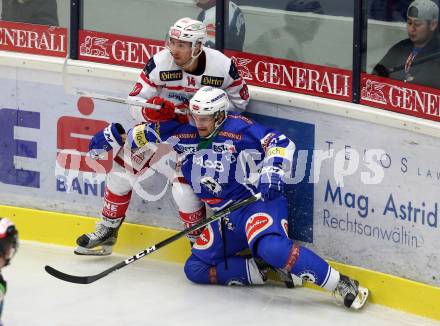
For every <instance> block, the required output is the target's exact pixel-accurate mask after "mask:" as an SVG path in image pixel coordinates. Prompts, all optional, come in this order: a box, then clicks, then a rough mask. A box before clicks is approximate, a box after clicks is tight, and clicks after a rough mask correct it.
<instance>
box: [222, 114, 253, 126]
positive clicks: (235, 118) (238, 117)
mask: <svg viewBox="0 0 440 326" xmlns="http://www.w3.org/2000/svg"><path fill="white" fill-rule="evenodd" d="M228 118H229V119H231V121H236V122H233V123H234V124H243V125H247V126H250V125H254V124H255V122H254V120H252V119H249V118H248V117H245V116H244V115H242V114H240V113H235V112H228ZM238 121H240V122H238Z"/></svg>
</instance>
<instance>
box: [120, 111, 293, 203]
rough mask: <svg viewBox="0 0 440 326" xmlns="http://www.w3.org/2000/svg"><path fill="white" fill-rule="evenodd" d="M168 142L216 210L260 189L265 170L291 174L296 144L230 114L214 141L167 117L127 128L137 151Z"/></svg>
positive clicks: (185, 173) (189, 179)
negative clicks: (164, 120)
mask: <svg viewBox="0 0 440 326" xmlns="http://www.w3.org/2000/svg"><path fill="white" fill-rule="evenodd" d="M158 140H159V141H160V142H163V141H166V142H167V143H169V144H171V145H172V146H173V148H174V150H175V151H176V152H177V153H178V154H181V155H180V159H179V162H178V166H177V170H178V172H181V173H182V175H183V177H184V179H185V181H186V182H187V183H188V184H190V185H191V188H192V189H193V190H194V192H195V193H196V194H197V196H198V197H199V198H200V199H201V200H202V201H204V202H205V203H207V204H208V205H209V206H210V207H211V208H213V209H214V210H218V209H222V208H224V207H226V206H229V205H230V204H231V203H232V202H234V201H237V200H242V199H244V198H246V197H249V196H250V195H252V194H255V193H257V192H258V180H259V177H260V174H261V173H270V172H275V173H280V174H283V175H284V176H285V177H289V176H290V175H291V170H292V160H293V155H294V151H295V145H294V143H293V142H292V141H290V140H289V139H288V138H287V137H286V136H285V135H283V134H282V133H280V132H278V131H276V130H274V129H272V128H268V127H265V126H263V125H261V124H259V123H257V122H255V121H253V120H251V119H249V118H247V117H244V116H242V115H240V114H236V113H228V115H227V118H226V120H225V121H224V123H223V124H222V126H221V127H220V128H219V130H218V131H217V132H216V134H215V135H214V136H213V137H211V138H210V139H209V140H206V139H201V138H200V137H199V135H198V132H197V129H196V128H195V127H194V126H192V125H190V124H179V123H178V122H176V121H166V122H161V123H156V124H145V125H139V126H136V127H135V128H133V129H131V130H130V131H129V132H128V141H129V142H130V144H131V147H132V148H133V149H136V148H139V147H142V146H147V145H148V144H152V143H157V142H158Z"/></svg>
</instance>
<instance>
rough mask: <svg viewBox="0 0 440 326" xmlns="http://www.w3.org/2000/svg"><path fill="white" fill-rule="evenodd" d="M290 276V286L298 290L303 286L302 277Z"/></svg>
mask: <svg viewBox="0 0 440 326" xmlns="http://www.w3.org/2000/svg"><path fill="white" fill-rule="evenodd" d="M291 275H292V284H293V287H295V288H300V287H303V286H304V279H303V278H302V277H298V276H296V275H295V274H291Z"/></svg>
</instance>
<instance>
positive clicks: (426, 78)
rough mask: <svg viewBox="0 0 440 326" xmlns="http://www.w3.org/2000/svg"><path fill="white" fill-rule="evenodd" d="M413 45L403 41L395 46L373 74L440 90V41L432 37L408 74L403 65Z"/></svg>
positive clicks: (409, 41) (375, 68) (406, 40)
mask: <svg viewBox="0 0 440 326" xmlns="http://www.w3.org/2000/svg"><path fill="white" fill-rule="evenodd" d="M413 48H414V44H413V43H412V42H411V40H410V39H409V38H408V39H405V40H403V41H400V42H399V43H397V44H395V45H394V46H393V47H392V48H391V49H390V50H389V51H388V52H387V54H386V55H385V56H384V57H383V58H382V60H380V62H379V63H378V64H377V65H376V66H375V67H374V69H373V74H375V75H378V76H382V77H389V78H391V79H396V80H401V81H405V80H406V81H408V82H412V83H415V84H418V85H424V86H429V87H434V88H438V89H440V78H439V76H440V41H439V39H438V38H437V37H436V36H434V37H433V38H432V39H431V40H430V41H429V43H428V44H427V45H426V46H425V47H423V48H422V49H421V50H420V52H419V53H418V54H417V56H416V57H415V59H414V60H413V62H412V64H411V65H410V68H409V70H408V72H406V71H405V63H406V62H407V59H408V56H409V55H410V54H411V52H412V51H413Z"/></svg>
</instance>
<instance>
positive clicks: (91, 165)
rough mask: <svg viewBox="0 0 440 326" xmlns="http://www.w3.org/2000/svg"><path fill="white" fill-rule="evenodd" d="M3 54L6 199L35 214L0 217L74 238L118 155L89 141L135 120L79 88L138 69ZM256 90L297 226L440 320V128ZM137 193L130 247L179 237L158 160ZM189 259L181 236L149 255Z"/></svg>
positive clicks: (397, 304) (0, 181)
mask: <svg viewBox="0 0 440 326" xmlns="http://www.w3.org/2000/svg"><path fill="white" fill-rule="evenodd" d="M1 62H2V63H3V65H1V66H0V76H1V77H0V93H1V94H2V97H1V98H0V104H1V106H0V123H1V126H2V128H1V131H0V135H1V141H2V146H3V152H2V154H1V156H0V166H1V169H0V203H2V204H4V205H6V206H15V207H27V208H30V209H31V210H27V209H24V208H7V207H1V209H0V212H1V215H4V216H11V217H12V218H13V219H16V220H17V223H18V224H19V227H20V232H21V236H22V237H23V238H25V239H29V240H38V241H43V242H50V243H59V244H63V245H69V246H73V245H74V242H75V239H76V237H77V236H78V235H79V234H81V233H83V232H86V231H89V230H91V229H92V228H93V222H94V220H93V219H91V218H87V217H78V216H77V215H82V216H89V217H97V216H99V214H100V210H101V208H102V207H101V205H102V195H103V189H104V180H105V171H108V170H109V169H110V168H111V164H112V161H111V159H110V158H109V159H108V160H103V161H101V162H98V163H99V165H96V162H93V161H90V160H89V159H88V158H87V156H86V155H85V152H86V151H87V144H88V141H89V139H90V137H91V136H92V135H93V134H94V133H95V132H96V131H98V130H100V129H102V128H103V126H105V125H106V124H107V123H108V122H111V121H117V122H121V123H122V124H123V125H124V126H125V127H126V128H128V127H130V126H132V125H133V122H132V121H130V120H129V114H128V112H127V108H126V107H125V106H123V105H119V104H116V103H109V102H102V101H90V100H87V99H85V98H80V97H79V96H78V95H76V94H75V92H74V89H75V88H79V89H82V90H87V91H94V92H99V93H105V94H111V95H114V96H120V97H125V96H126V94H127V93H128V92H129V91H130V90H131V87H132V84H133V81H134V80H136V78H137V74H138V70H137V69H130V68H120V67H112V66H106V65H100V64H91V63H88V64H86V63H75V62H68V63H65V62H64V61H63V60H62V59H55V58H53V59H47V58H34V59H31V57H29V56H25V55H22V56H19V55H14V56H12V55H9V56H8V55H4V56H3V54H2V61H1ZM24 66H25V67H26V68H23V67H24ZM251 92H252V94H251V95H252V96H253V98H254V99H255V100H254V101H253V102H252V103H251V104H250V109H249V111H250V112H251V115H252V117H253V118H255V119H257V120H258V121H261V122H262V123H265V124H268V125H271V126H276V127H277V128H278V129H280V130H281V131H283V132H284V133H285V134H286V135H288V136H289V137H290V138H291V139H292V140H293V141H294V142H295V143H296V144H297V150H298V152H297V156H296V161H295V166H296V170H295V171H296V172H295V176H294V178H293V179H292V180H291V183H292V184H291V185H289V186H288V187H287V188H288V189H287V190H288V192H287V193H288V199H289V205H290V206H289V214H290V215H289V216H288V218H289V221H290V224H291V227H290V230H289V233H290V235H291V236H292V237H293V238H295V239H298V240H301V241H303V243H304V244H305V245H306V246H308V247H310V248H312V249H314V250H315V251H317V252H318V253H319V254H321V255H322V256H323V257H325V258H327V259H329V260H331V261H337V262H339V263H335V264H336V266H337V267H338V268H340V269H341V270H342V271H347V272H348V273H349V274H350V275H352V276H354V277H357V278H359V279H360V280H361V282H363V283H365V285H366V286H368V287H369V288H370V289H371V290H372V293H373V295H372V298H371V299H372V302H376V303H380V304H385V305H388V306H390V307H394V308H398V309H402V310H405V311H409V312H413V313H417V314H421V315H424V316H427V317H430V318H435V319H440V315H439V311H440V309H439V306H438V302H439V301H440V300H439V299H440V292H439V289H438V286H439V285H440V279H439V274H438V271H439V270H440V260H439V259H438V252H439V249H440V244H439V243H438V241H436V239H438V209H439V207H438V206H439V204H438V201H437V199H436V194H437V193H438V191H439V185H440V169H439V166H440V164H439V162H438V160H439V159H438V158H439V157H440V155H439V154H440V149H439V146H438V136H439V135H440V132H439V128H438V127H437V126H436V125H435V124H434V123H432V122H427V121H422V120H419V119H416V118H410V117H405V116H399V115H396V114H393V113H390V112H385V111H381V110H378V109H372V108H368V107H363V106H355V105H352V104H349V103H342V102H336V101H331V100H324V99H320V98H314V97H310V96H305V95H298V94H292V93H285V92H281V91H273V90H267V89H262V88H255V87H254V88H251ZM95 171H98V173H96V172H95ZM135 193H136V196H134V199H133V201H132V204H131V207H130V210H129V212H128V214H127V220H128V221H129V222H131V223H133V224H129V225H127V226H126V227H125V228H124V229H123V230H122V231H121V237H120V241H119V243H118V245H119V247H118V249H117V250H119V251H122V252H124V253H126V254H127V255H131V254H134V253H136V251H137V250H140V249H143V248H144V247H147V246H149V245H152V244H154V243H156V242H158V241H160V240H161V239H163V238H165V237H166V236H169V235H171V234H172V233H173V232H174V231H170V230H166V229H162V228H167V229H178V228H180V224H179V222H178V220H177V219H176V218H175V211H176V208H175V205H174V203H173V202H172V199H171V196H170V191H169V184H168V181H167V178H166V177H165V176H164V175H163V174H161V173H160V169H158V172H157V173H155V174H152V175H149V176H148V177H146V178H145V179H144V180H142V182H141V183H140V186H139V188H137V190H136V191H135ZM40 210H42V211H40ZM48 211H50V212H48ZM72 214H75V215H72ZM146 225H148V226H146ZM292 226H293V227H292ZM188 254H189V247H188V243H187V242H186V241H184V240H182V241H181V242H179V243H177V244H176V247H175V249H171V248H170V249H169V250H167V249H163V250H161V252H158V253H156V254H154V255H155V256H156V257H157V258H160V259H170V260H174V261H179V262H183V261H184V259H185V257H186V256H187V255H188ZM162 255H163V256H162ZM353 266H359V267H353ZM382 273H384V274H382ZM391 275H394V276H391ZM399 277H402V278H399ZM404 278H407V279H412V280H415V281H417V282H419V283H416V282H413V281H408V280H405V279H404ZM399 291H401V292H399ZM414 293H417V300H414Z"/></svg>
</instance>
